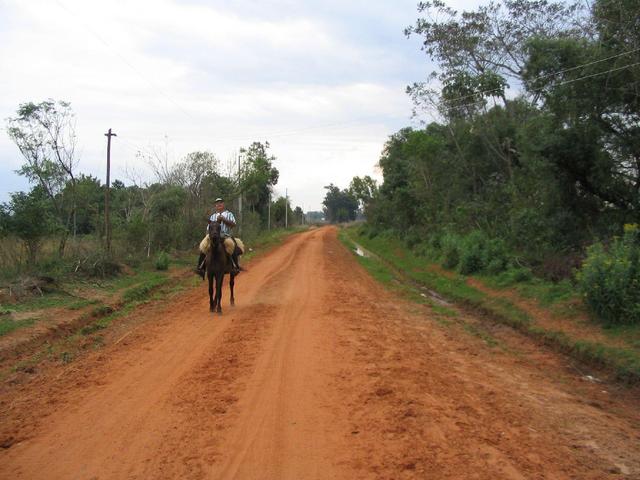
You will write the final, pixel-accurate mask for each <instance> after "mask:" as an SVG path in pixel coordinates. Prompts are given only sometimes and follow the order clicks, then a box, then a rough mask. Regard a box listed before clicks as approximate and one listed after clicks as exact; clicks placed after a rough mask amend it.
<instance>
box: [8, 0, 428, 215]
mask: <svg viewBox="0 0 640 480" xmlns="http://www.w3.org/2000/svg"><path fill="white" fill-rule="evenodd" d="M354 5H356V6H354ZM358 5H359V6H358ZM356 7H357V8H361V9H366V10H360V13H358V11H357V8H356ZM2 8H3V11H2V13H1V15H0V16H1V17H2V19H0V26H1V27H2V28H1V30H0V57H2V58H3V62H2V63H1V64H0V89H1V90H2V92H3V94H2V96H1V97H0V117H1V118H2V119H5V118H7V117H9V116H11V115H13V114H14V113H15V110H16V108H17V106H18V105H19V104H20V103H22V102H25V101H40V100H42V99H45V98H55V99H64V100H68V101H70V102H71V103H72V107H73V109H74V111H75V112H76V114H77V120H78V121H77V129H78V132H77V133H78V138H79V143H80V147H81V149H82V159H81V162H80V168H81V170H82V171H84V172H87V173H93V174H95V175H100V176H102V175H103V174H104V166H103V163H104V155H105V153H104V150H105V139H104V136H103V133H104V132H105V131H106V130H107V129H108V128H110V127H112V128H113V129H114V130H115V131H116V133H118V137H117V138H116V139H115V141H114V170H115V174H116V176H122V173H123V166H124V165H125V164H126V165H128V166H132V165H134V164H135V162H136V160H135V150H136V149H137V148H144V147H146V146H148V145H149V144H152V143H153V144H158V143H160V142H161V141H162V138H163V136H164V135H168V137H169V140H170V142H171V148H172V151H173V153H174V155H175V157H176V158H179V157H181V156H182V155H184V154H186V153H188V152H189V151H193V150H198V149H208V150H212V151H213V152H215V153H216V154H217V155H218V156H219V157H220V158H222V159H226V158H227V157H228V156H229V155H231V154H232V153H233V152H234V151H237V149H238V148H239V147H241V146H246V145H248V144H249V143H250V142H251V141H253V140H262V141H264V140H269V141H270V143H271V144H272V150H273V153H274V154H275V155H276V156H277V157H278V162H277V166H278V168H279V170H280V172H281V176H280V178H281V182H280V184H279V185H278V188H279V189H280V190H282V191H284V188H285V187H288V188H289V194H290V196H291V197H292V201H293V202H294V203H296V204H303V203H304V204H305V206H306V207H307V208H312V209H317V208H320V202H321V200H322V198H323V196H324V191H323V188H322V187H323V186H324V185H326V184H328V183H330V182H333V183H336V184H339V185H340V186H346V184H347V183H348V181H349V180H350V179H351V177H352V176H354V175H365V174H373V173H374V165H375V164H376V162H377V160H378V157H379V153H380V150H381V148H382V145H383V144H384V142H385V140H386V138H387V136H388V135H390V134H391V133H393V132H394V131H396V130H397V129H398V128H400V127H402V126H404V125H406V124H407V123H409V118H408V117H409V115H410V109H411V107H410V102H409V100H408V99H407V98H406V95H405V94H404V86H405V84H407V83H409V82H411V81H414V80H420V75H422V74H423V72H424V70H425V68H424V62H425V59H424V57H423V54H421V53H420V52H419V47H418V41H417V40H416V39H414V40H412V41H406V40H404V39H402V29H403V28H404V27H405V26H406V25H408V24H409V23H412V22H413V20H414V19H415V17H416V11H415V2H414V1H413V0H406V1H405V0H403V1H402V2H393V4H391V2H385V1H382V0H381V1H379V2H366V4H365V3H364V2H360V4H350V5H343V4H342V3H341V2H333V3H330V4H327V3H326V2H322V3H317V4H313V2H312V3H304V4H302V3H301V2H293V1H290V2H288V1H281V2H278V3H277V4H270V3H268V2H250V1H247V2H210V1H206V2H200V3H195V2H190V3H186V2H178V1H170V0H159V1H150V0H145V1H123V0H119V1H115V2H98V1H81V0H59V1H46V0H39V1H36V0H33V1H28V2H24V1H18V0H10V1H5V3H4V5H3V7H2ZM365 17H366V18H365ZM365 20H366V22H368V23H369V24H370V26H369V27H365V23H366V22H365ZM351 22H353V23H351ZM350 25H353V26H354V28H353V29H351V28H350ZM356 26H357V29H356V28H355V27H356ZM395 35H397V37H398V38H399V39H401V41H398V43H397V44H396V43H394V44H393V45H390V44H389V42H388V40H387V39H388V38H394V39H395V38H396V37H395ZM394 41H395V40H394ZM19 163H20V162H19V159H18V153H17V150H16V149H15V147H13V146H12V145H11V143H10V140H9V139H8V138H7V136H6V135H4V134H2V135H0V174H1V175H2V176H8V175H13V174H12V173H11V172H12V171H13V170H14V169H15V168H16V165H19ZM5 185H8V187H6V188H7V190H16V189H19V188H24V182H23V181H22V180H20V179H18V178H17V177H16V179H15V182H14V183H12V182H10V181H6V180H5V183H4V184H0V186H2V188H5ZM13 185H15V187H14V186H13ZM0 195H1V196H2V197H1V198H0V201H2V200H6V192H0Z"/></svg>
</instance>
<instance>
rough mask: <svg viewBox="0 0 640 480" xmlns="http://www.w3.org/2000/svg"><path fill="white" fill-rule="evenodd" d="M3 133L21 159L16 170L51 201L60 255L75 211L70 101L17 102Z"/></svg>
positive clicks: (73, 128)
mask: <svg viewBox="0 0 640 480" xmlns="http://www.w3.org/2000/svg"><path fill="white" fill-rule="evenodd" d="M7 133H8V134H9V137H10V138H11V140H13V142H14V143H15V144H16V146H17V147H18V149H19V150H20V153H21V154H22V156H23V158H24V159H25V164H24V165H23V166H22V167H21V168H20V169H19V170H18V173H20V174H21V175H24V176H25V177H27V179H29V181H30V182H34V183H37V184H38V185H39V186H40V188H41V189H42V192H43V193H44V194H45V195H46V196H47V197H48V199H49V201H50V202H51V205H52V207H53V210H54V211H55V213H56V217H57V220H58V222H59V224H60V226H61V228H60V229H59V230H60V232H61V237H60V245H59V248H58V251H59V254H60V255H63V254H64V249H65V245H66V240H67V237H68V235H69V232H70V230H71V224H72V222H73V220H74V219H75V212H76V198H75V194H76V177H75V173H74V172H75V168H76V166H77V163H78V159H77V157H76V152H75V147H76V134H75V116H74V114H73V111H72V110H71V104H69V103H68V102H64V101H59V102H55V101H54V100H45V101H43V102H40V103H38V104H36V103H32V102H29V103H24V104H21V105H20V106H19V108H18V111H17V116H16V117H13V118H9V119H8V126H7ZM68 182H70V184H71V185H70V188H68V189H66V192H65V187H66V185H67V183H68Z"/></svg>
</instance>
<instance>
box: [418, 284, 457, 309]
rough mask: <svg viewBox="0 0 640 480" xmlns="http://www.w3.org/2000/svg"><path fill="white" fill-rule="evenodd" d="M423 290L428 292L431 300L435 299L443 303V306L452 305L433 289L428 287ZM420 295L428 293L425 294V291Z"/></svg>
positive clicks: (440, 303)
mask: <svg viewBox="0 0 640 480" xmlns="http://www.w3.org/2000/svg"><path fill="white" fill-rule="evenodd" d="M423 290H424V291H425V292H427V294H428V296H429V297H430V298H431V300H433V301H434V302H435V303H437V304H438V305H441V306H443V307H449V306H451V303H450V302H447V301H446V300H445V299H444V298H442V297H441V296H440V295H438V293H436V292H434V291H433V290H429V289H428V288H425V289H423ZM420 295H422V296H423V297H427V295H425V294H424V293H421V294H420Z"/></svg>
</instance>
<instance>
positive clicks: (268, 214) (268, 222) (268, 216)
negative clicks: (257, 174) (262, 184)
mask: <svg viewBox="0 0 640 480" xmlns="http://www.w3.org/2000/svg"><path fill="white" fill-rule="evenodd" d="M267 230H271V191H269V204H268V206H267Z"/></svg>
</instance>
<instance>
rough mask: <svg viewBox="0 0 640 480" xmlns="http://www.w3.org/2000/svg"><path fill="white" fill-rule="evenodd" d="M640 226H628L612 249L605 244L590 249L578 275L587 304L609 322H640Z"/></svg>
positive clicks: (613, 243) (599, 316) (615, 239)
mask: <svg viewBox="0 0 640 480" xmlns="http://www.w3.org/2000/svg"><path fill="white" fill-rule="evenodd" d="M639 256H640V229H638V226H637V225H635V224H634V225H625V231H624V236H623V237H622V238H614V240H613V241H612V242H611V244H610V245H609V247H608V248H605V246H604V245H603V244H601V243H596V244H594V245H592V246H591V247H590V248H589V249H588V250H587V258H586V260H585V261H584V262H583V264H582V269H581V270H580V271H579V272H578V274H577V279H578V284H579V287H580V290H581V291H582V293H583V295H584V297H585V300H586V303H587V305H588V306H589V308H590V309H591V310H592V311H593V312H594V313H595V314H596V316H597V317H598V318H599V319H600V320H602V321H604V322H605V323H607V324H632V323H640V265H639Z"/></svg>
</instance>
